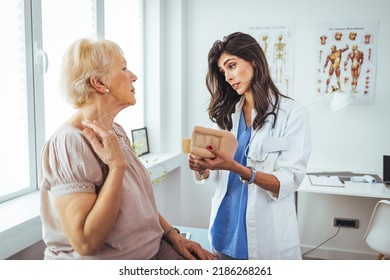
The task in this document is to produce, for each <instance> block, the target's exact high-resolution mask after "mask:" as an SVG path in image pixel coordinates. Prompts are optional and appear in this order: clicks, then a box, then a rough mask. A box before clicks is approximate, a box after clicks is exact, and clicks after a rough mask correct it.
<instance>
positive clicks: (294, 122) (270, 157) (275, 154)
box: [194, 98, 311, 259]
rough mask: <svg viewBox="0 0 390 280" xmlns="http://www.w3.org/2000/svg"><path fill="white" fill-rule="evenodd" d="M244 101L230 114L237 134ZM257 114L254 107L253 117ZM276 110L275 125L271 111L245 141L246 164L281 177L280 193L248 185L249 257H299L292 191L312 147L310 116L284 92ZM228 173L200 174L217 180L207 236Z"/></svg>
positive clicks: (211, 179) (300, 178) (225, 187)
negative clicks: (248, 140)
mask: <svg viewBox="0 0 390 280" xmlns="http://www.w3.org/2000/svg"><path fill="white" fill-rule="evenodd" d="M243 101H244V99H243V98H242V100H241V101H240V102H239V103H238V104H237V105H236V112H235V113H234V114H233V115H232V119H233V130H232V132H233V133H234V135H237V130H238V123H239V119H240V114H241V110H242V105H243ZM255 115H256V112H255V110H254V109H253V110H252V120H254V118H255ZM277 115H278V117H277V120H276V122H275V128H274V129H272V124H273V118H274V117H273V116H272V115H271V116H269V117H268V118H267V120H268V121H267V122H266V123H265V124H264V126H263V127H262V128H261V129H260V130H259V131H257V132H256V131H255V130H253V129H252V134H251V140H250V144H249V145H250V147H249V154H248V158H247V165H248V166H252V167H254V168H255V169H256V170H257V171H261V172H265V173H271V174H273V175H274V176H276V178H277V179H278V180H279V182H280V191H279V195H278V196H276V195H275V194H273V193H271V192H268V191H265V190H264V189H262V188H261V187H259V186H257V185H255V184H251V185H249V186H248V204H247V211H246V227H247V239H248V256H249V259H300V258H301V251H300V241H299V233H298V224H297V217H296V209H295V199H294V198H295V195H294V194H295V191H296V190H297V189H298V187H299V185H300V184H301V182H302V180H303V178H304V176H305V173H306V166H307V164H308V160H309V157H310V153H311V138H310V125H309V117H308V112H307V110H306V108H305V107H304V106H303V105H301V104H300V103H298V102H296V101H294V100H291V99H288V98H282V99H281V101H280V110H279V111H278V113H277ZM228 176H229V172H228V171H212V172H210V176H209V178H208V179H207V180H203V181H207V182H215V183H216V184H217V187H216V190H215V194H214V197H213V198H212V206H211V215H210V228H209V239H210V242H211V241H212V240H211V238H212V237H211V227H212V225H213V223H214V219H215V217H216V215H217V212H218V208H219V207H220V205H221V202H222V199H223V198H224V196H225V193H226V190H227V182H228ZM258 176H259V175H258ZM260 176H261V175H260ZM194 177H195V180H197V181H199V179H197V178H196V176H194ZM211 244H212V242H211Z"/></svg>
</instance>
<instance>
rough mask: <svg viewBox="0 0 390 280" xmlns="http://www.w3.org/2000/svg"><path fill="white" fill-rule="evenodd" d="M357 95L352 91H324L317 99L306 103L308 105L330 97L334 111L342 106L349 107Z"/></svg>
mask: <svg viewBox="0 0 390 280" xmlns="http://www.w3.org/2000/svg"><path fill="white" fill-rule="evenodd" d="M355 98H356V96H355V95H353V94H351V93H345V92H339V91H337V92H336V90H334V91H333V92H332V93H330V94H325V93H323V94H322V95H321V96H320V97H318V98H317V99H315V100H314V101H313V102H311V103H309V104H306V106H307V107H309V106H311V105H313V104H315V103H317V102H320V101H321V100H325V99H330V108H331V109H332V111H338V110H340V109H342V108H345V107H347V106H348V105H349V104H351V103H352V102H353V101H354V100H355Z"/></svg>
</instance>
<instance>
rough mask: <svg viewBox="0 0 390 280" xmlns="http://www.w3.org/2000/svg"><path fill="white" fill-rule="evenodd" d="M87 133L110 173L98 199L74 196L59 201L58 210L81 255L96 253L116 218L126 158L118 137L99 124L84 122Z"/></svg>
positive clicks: (71, 241)
mask: <svg viewBox="0 0 390 280" xmlns="http://www.w3.org/2000/svg"><path fill="white" fill-rule="evenodd" d="M83 124H84V125H85V127H86V128H85V129H84V134H85V136H86V137H87V139H88V140H89V142H90V143H91V145H92V147H93V149H94V151H95V152H96V153H97V154H98V156H99V157H100V159H101V160H102V161H103V162H104V163H105V164H107V165H108V168H109V173H108V176H107V178H106V180H105V182H104V184H103V187H102V189H101V191H100V193H99V196H97V195H96V194H94V193H75V194H69V195H65V196H61V197H59V198H56V201H55V204H56V209H57V211H58V214H59V218H60V220H61V225H62V228H63V230H64V232H65V235H66V236H67V238H68V240H69V242H70V243H71V244H72V246H73V248H74V249H75V250H76V251H77V252H78V253H79V254H80V255H94V254H97V253H98V252H99V251H100V249H101V246H102V245H103V243H104V241H105V240H106V238H107V236H108V234H109V233H110V232H111V230H112V227H113V225H114V223H115V221H116V219H117V215H118V211H119V207H120V201H121V195H122V193H121V189H122V180H123V176H124V173H125V159H124V155H123V152H122V149H121V147H120V144H119V141H118V137H117V136H116V135H115V134H113V133H109V132H108V131H105V130H103V129H102V128H101V127H100V126H98V125H97V124H96V123H92V122H89V121H83Z"/></svg>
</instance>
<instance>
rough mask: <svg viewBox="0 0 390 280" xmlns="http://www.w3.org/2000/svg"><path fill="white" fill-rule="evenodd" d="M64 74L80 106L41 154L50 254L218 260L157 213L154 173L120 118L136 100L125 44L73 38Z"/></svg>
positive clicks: (70, 93)
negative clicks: (137, 152) (122, 46)
mask: <svg viewBox="0 0 390 280" xmlns="http://www.w3.org/2000/svg"><path fill="white" fill-rule="evenodd" d="M61 77H62V81H63V88H64V92H65V96H66V98H67V100H68V101H69V102H70V103H71V104H72V105H73V106H74V107H75V108H76V109H77V111H76V112H75V114H74V115H73V116H71V117H70V118H69V119H68V120H67V121H66V122H65V123H64V124H63V125H62V126H61V127H60V128H59V129H58V130H57V131H56V132H55V133H54V134H53V135H52V136H51V138H50V139H49V140H48V142H47V143H46V145H45V146H44V149H43V153H42V168H41V174H40V187H41V218H42V222H43V240H44V242H45V243H46V245H47V248H46V250H45V259H184V258H185V259H195V258H198V259H213V258H214V255H213V254H211V253H210V252H208V251H206V250H203V249H202V247H201V246H200V245H199V244H198V243H196V242H193V241H191V240H188V239H185V238H184V237H182V236H181V235H180V234H179V231H178V230H177V229H176V228H174V227H172V225H170V224H169V223H168V221H166V220H165V219H164V218H163V217H162V216H161V215H160V214H159V212H158V210H157V208H156V202H155V199H154V196H153V189H152V183H151V180H150V177H149V174H148V171H147V170H146V169H145V168H144V166H143V165H142V163H141V162H140V161H139V160H138V158H137V157H136V155H135V153H134V152H133V150H132V148H131V144H130V141H129V138H128V137H127V135H126V132H125V131H124V130H123V128H122V127H121V126H120V125H118V124H117V123H115V122H114V118H115V116H116V115H117V114H118V113H119V112H120V111H122V110H123V109H125V108H126V107H128V106H131V105H134V104H135V103H136V98H135V89H134V86H133V83H134V82H135V81H136V80H137V77H136V76H135V75H134V74H133V73H132V72H131V71H129V70H128V69H127V66H126V60H125V58H124V56H123V53H122V51H121V49H120V47H119V46H118V45H117V44H116V43H114V42H111V41H108V40H100V41H93V40H89V39H81V40H78V41H76V42H74V43H73V44H72V45H71V46H70V47H69V49H68V50H67V52H66V53H65V55H64V57H63V73H62V76H61Z"/></svg>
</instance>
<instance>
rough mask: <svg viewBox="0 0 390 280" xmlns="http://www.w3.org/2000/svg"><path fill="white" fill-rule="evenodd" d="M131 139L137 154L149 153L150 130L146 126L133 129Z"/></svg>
mask: <svg viewBox="0 0 390 280" xmlns="http://www.w3.org/2000/svg"><path fill="white" fill-rule="evenodd" d="M131 140H132V146H133V148H134V151H135V153H136V154H137V156H142V155H146V154H148V153H149V141H148V131H147V129H146V127H142V128H138V129H133V130H131Z"/></svg>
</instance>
